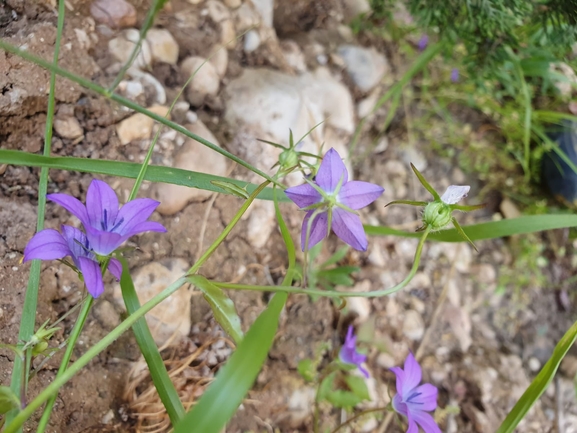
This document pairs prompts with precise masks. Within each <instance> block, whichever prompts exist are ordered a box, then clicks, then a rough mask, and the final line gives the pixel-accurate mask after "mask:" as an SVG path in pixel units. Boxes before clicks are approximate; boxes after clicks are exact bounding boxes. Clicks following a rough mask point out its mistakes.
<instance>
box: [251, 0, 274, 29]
mask: <svg viewBox="0 0 577 433" xmlns="http://www.w3.org/2000/svg"><path fill="white" fill-rule="evenodd" d="M252 4H253V5H254V7H255V8H256V10H257V11H258V13H259V15H260V17H261V19H262V22H263V24H264V25H265V26H267V27H272V22H273V13H274V0H252Z"/></svg>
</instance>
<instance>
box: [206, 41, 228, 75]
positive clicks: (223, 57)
mask: <svg viewBox="0 0 577 433" xmlns="http://www.w3.org/2000/svg"><path fill="white" fill-rule="evenodd" d="M208 61H209V62H210V63H212V66H214V69H215V70H216V73H217V74H218V76H219V77H220V78H223V77H224V76H225V75H226V68H227V67H228V51H227V50H226V48H225V47H224V46H222V45H215V46H214V47H213V48H212V50H211V55H210V56H209V58H208Z"/></svg>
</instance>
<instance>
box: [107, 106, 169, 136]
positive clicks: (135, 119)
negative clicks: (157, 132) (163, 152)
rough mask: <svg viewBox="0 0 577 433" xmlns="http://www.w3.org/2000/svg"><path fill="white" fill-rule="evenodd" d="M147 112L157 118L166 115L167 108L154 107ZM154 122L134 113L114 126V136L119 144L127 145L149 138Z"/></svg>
mask: <svg viewBox="0 0 577 433" xmlns="http://www.w3.org/2000/svg"><path fill="white" fill-rule="evenodd" d="M148 110H150V111H152V112H153V113H156V114H158V115H159V116H166V113H168V107H164V106H161V105H154V106H152V107H149V108H148ZM154 122H155V121H154V119H152V118H150V117H148V116H146V115H144V114H142V113H136V114H133V115H132V116H130V117H127V118H126V119H124V120H123V121H122V122H120V123H119V124H118V125H116V134H117V135H118V138H119V140H120V143H121V144H128V143H130V142H131V141H133V140H143V139H148V138H150V136H151V134H152V128H153V126H154Z"/></svg>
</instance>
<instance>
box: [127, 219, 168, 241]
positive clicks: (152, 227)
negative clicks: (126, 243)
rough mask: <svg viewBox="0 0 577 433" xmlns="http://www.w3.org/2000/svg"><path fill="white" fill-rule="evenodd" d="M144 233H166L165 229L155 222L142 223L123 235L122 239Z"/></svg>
mask: <svg viewBox="0 0 577 433" xmlns="http://www.w3.org/2000/svg"><path fill="white" fill-rule="evenodd" d="M144 232H161V233H164V232H166V228H165V227H164V226H163V225H162V224H160V223H159V222H156V221H144V222H142V223H139V224H137V225H135V226H133V227H132V229H131V230H130V231H129V232H127V233H124V237H126V238H129V237H130V236H134V235H137V234H139V233H144Z"/></svg>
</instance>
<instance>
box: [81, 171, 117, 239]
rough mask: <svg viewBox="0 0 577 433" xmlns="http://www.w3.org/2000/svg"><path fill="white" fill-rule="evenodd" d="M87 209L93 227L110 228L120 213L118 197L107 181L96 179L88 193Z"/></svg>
mask: <svg viewBox="0 0 577 433" xmlns="http://www.w3.org/2000/svg"><path fill="white" fill-rule="evenodd" d="M86 210H87V212H88V217H89V218H90V225H92V227H94V228H97V229H99V230H108V228H109V226H110V227H112V226H113V225H114V221H115V220H116V216H117V215H118V197H117V196H116V193H115V192H114V190H113V189H112V188H111V187H110V186H109V185H108V184H107V183H106V182H103V181H101V180H98V179H94V180H93V181H92V182H91V183H90V186H89V187H88V192H87V193H86Z"/></svg>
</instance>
